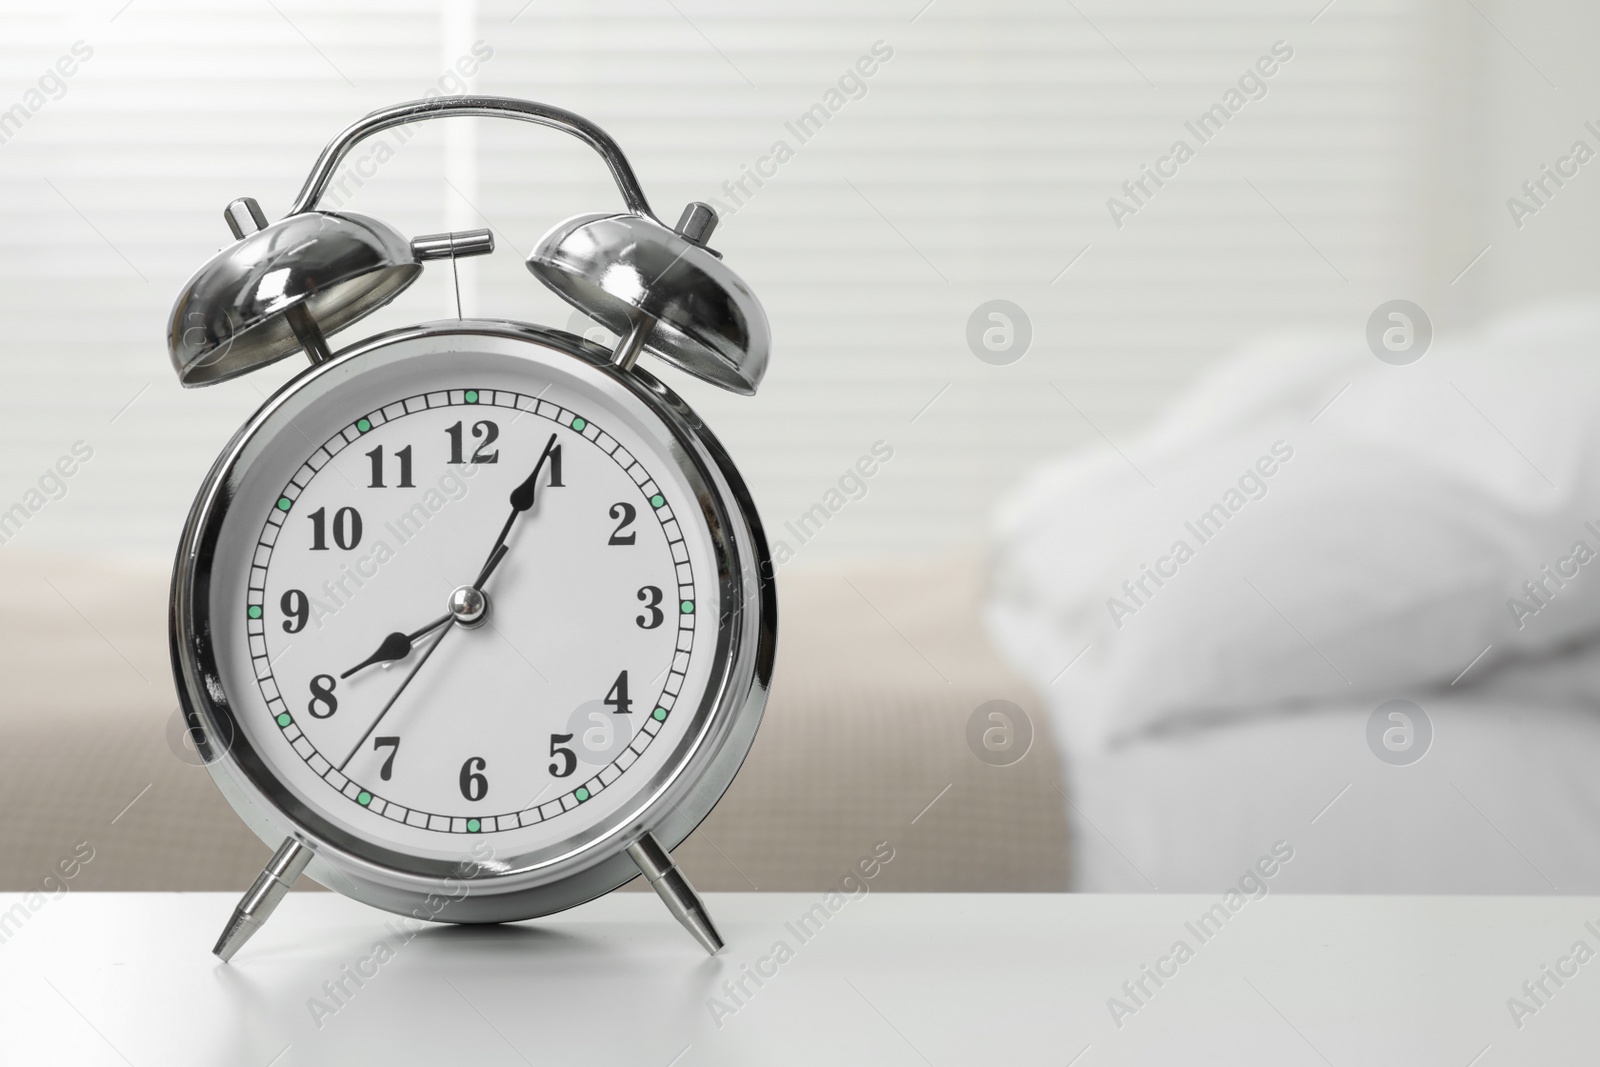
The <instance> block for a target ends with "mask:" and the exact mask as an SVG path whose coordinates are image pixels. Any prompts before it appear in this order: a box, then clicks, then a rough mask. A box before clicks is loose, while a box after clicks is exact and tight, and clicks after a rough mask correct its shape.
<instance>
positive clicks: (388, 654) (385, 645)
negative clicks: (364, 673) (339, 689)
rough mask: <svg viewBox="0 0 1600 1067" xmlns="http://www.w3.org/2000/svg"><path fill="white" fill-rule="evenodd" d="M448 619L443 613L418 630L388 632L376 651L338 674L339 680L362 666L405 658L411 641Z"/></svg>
mask: <svg viewBox="0 0 1600 1067" xmlns="http://www.w3.org/2000/svg"><path fill="white" fill-rule="evenodd" d="M449 621H450V616H449V615H444V616H441V617H439V618H437V619H434V620H433V621H432V622H430V623H428V625H426V626H424V627H423V628H422V629H420V630H417V631H415V632H414V633H409V634H403V633H400V632H398V631H396V632H395V633H392V634H390V635H389V636H388V637H385V638H384V639H383V642H382V643H381V644H380V645H378V651H376V652H374V653H373V654H372V655H370V656H368V657H367V658H366V659H364V660H362V661H361V662H360V663H357V664H356V665H355V666H354V667H351V668H350V669H349V670H347V671H345V672H344V673H343V674H341V675H339V678H340V679H341V680H343V679H345V678H348V677H350V676H351V675H352V674H354V673H356V672H357V671H359V670H361V669H362V668H363V667H370V666H372V665H373V664H374V663H390V662H393V661H394V660H397V659H405V658H406V657H407V656H409V655H411V643H412V642H413V641H415V640H416V639H417V638H419V637H421V636H422V635H424V634H426V633H430V632H431V631H433V630H437V629H438V628H439V627H441V626H443V625H444V624H445V623H447V622H449Z"/></svg>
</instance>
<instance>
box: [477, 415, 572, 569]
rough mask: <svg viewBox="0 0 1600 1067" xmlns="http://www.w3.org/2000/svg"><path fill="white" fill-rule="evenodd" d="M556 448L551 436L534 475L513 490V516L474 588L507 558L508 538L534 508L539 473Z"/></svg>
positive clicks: (536, 464)
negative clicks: (516, 525)
mask: <svg viewBox="0 0 1600 1067" xmlns="http://www.w3.org/2000/svg"><path fill="white" fill-rule="evenodd" d="M556 448H557V445H556V435H555V434H551V435H550V440H548V441H546V442H545V445H544V451H543V452H541V453H539V462H537V463H535V464H534V465H533V473H532V474H530V475H528V477H527V478H525V479H523V481H522V484H521V485H519V486H517V487H516V488H515V489H513V490H511V514H510V515H507V516H506V523H505V525H504V526H502V527H500V536H499V537H497V538H495V541H494V547H493V548H491V549H489V557H488V559H487V560H485V561H484V564H483V569H482V570H481V571H479V572H478V577H477V580H475V581H474V582H473V583H472V585H473V587H474V588H476V589H478V590H482V589H483V583H484V582H486V581H488V580H489V575H491V574H493V573H494V569H495V567H497V566H499V564H500V561H501V560H502V559H504V558H505V553H504V552H503V551H502V549H504V548H505V543H506V538H507V537H510V536H511V527H512V526H513V525H514V524H515V523H516V521H517V516H518V515H521V514H522V513H523V512H524V511H527V510H528V509H529V508H531V507H533V501H534V497H535V495H536V493H537V488H536V485H537V483H538V481H539V473H540V472H541V471H542V470H544V461H545V460H547V459H549V458H550V457H551V456H552V455H553V454H554V453H555V450H556Z"/></svg>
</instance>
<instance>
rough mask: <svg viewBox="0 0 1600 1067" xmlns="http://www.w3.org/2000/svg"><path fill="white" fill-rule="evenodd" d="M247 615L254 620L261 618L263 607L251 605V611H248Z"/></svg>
mask: <svg viewBox="0 0 1600 1067" xmlns="http://www.w3.org/2000/svg"><path fill="white" fill-rule="evenodd" d="M245 614H246V615H248V616H250V617H251V618H252V619H259V618H261V605H260V604H251V605H250V609H249V610H248V611H246V612H245Z"/></svg>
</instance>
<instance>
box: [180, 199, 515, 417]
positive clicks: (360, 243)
mask: <svg viewBox="0 0 1600 1067" xmlns="http://www.w3.org/2000/svg"><path fill="white" fill-rule="evenodd" d="M223 216H224V218H226V219H227V222H228V225H229V227H230V228H231V229H232V230H233V235H234V236H235V237H236V238H238V240H237V241H236V242H235V243H234V244H233V245H230V246H229V247H227V248H225V249H223V250H222V251H221V252H219V253H217V254H216V255H215V256H213V257H212V258H211V260H210V262H208V263H207V264H206V265H205V266H204V267H201V268H200V271H199V272H198V273H197V274H195V276H194V277H193V278H191V279H190V280H189V284H188V285H186V286H185V287H184V290H183V293H182V295H180V296H179V297H178V301H177V303H176V304H174V305H173V308H172V319H171V321H170V322H169V323H168V326H167V348H168V352H169V354H170V355H171V357H172V366H173V369H174V370H176V371H177V372H178V380H179V381H180V382H182V383H183V384H184V385H185V386H200V385H213V384H215V383H217V382H223V381H227V380H228V379H229V378H235V377H238V376H239V375H241V374H245V373H248V372H249V371H252V370H255V369H256V368H257V367H263V366H266V365H267V364H268V363H273V362H276V361H277V360H280V359H283V358H284V357H285V356H292V355H294V354H295V353H296V352H302V351H303V352H305V353H306V355H308V356H309V357H311V361H312V362H313V363H320V362H321V361H323V360H325V359H327V358H329V355H330V353H329V350H328V342H327V339H326V335H327V334H330V333H334V332H336V331H338V330H342V329H344V328H345V327H346V326H349V325H350V324H351V323H353V322H356V321H357V320H359V319H362V318H365V317H366V316H368V315H370V314H372V313H373V312H374V311H377V310H378V309H379V308H381V307H383V306H384V305H385V304H387V303H388V302H389V301H391V300H393V299H394V298H395V297H397V296H399V295H400V293H402V292H403V291H404V290H405V288H406V286H408V285H410V284H411V283H412V282H414V281H416V279H417V276H418V275H419V274H420V273H422V261H424V260H429V259H443V258H447V257H451V256H467V255H479V254H482V253H484V252H489V251H492V250H493V249H494V239H493V237H492V236H491V235H490V234H489V231H487V230H477V231H470V232H467V233H455V234H433V235H429V236H425V237H418V238H416V239H415V240H412V241H407V240H406V239H405V238H404V237H402V236H401V235H400V234H399V233H397V232H395V230H394V229H393V228H391V227H389V226H387V225H385V224H384V223H381V222H379V221H378V220H377V219H373V218H368V217H367V216H365V215H356V214H352V213H348V212H345V213H338V212H332V211H305V212H300V213H298V214H292V215H289V216H287V217H286V218H282V219H279V220H278V221H277V222H274V223H271V224H268V222H267V220H266V216H265V215H263V214H262V212H261V207H260V205H258V204H257V203H256V202H255V201H254V200H251V199H250V198H248V197H245V198H243V199H239V200H235V201H234V202H233V203H231V204H229V205H228V208H227V210H226V211H225V212H224V213H223Z"/></svg>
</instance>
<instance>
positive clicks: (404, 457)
mask: <svg viewBox="0 0 1600 1067" xmlns="http://www.w3.org/2000/svg"><path fill="white" fill-rule="evenodd" d="M367 458H368V459H370V460H371V461H372V484H371V485H369V486H368V488H369V489H382V488H384V481H383V446H382V445H379V446H378V447H377V448H374V449H373V450H372V451H371V452H368V453H367ZM394 458H395V459H397V460H399V461H400V481H399V483H398V484H397V486H396V488H399V489H415V488H416V486H415V485H412V484H411V446H410V445H406V447H404V448H402V449H400V450H399V451H398V452H396V453H395V454H394Z"/></svg>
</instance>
